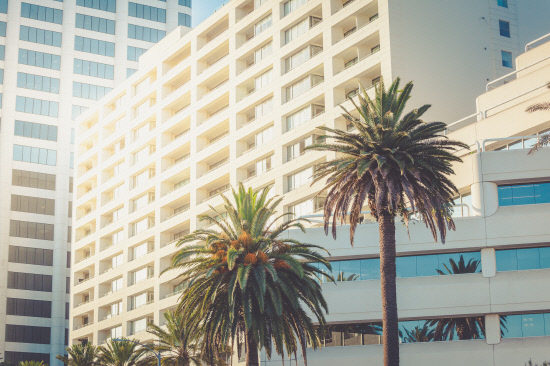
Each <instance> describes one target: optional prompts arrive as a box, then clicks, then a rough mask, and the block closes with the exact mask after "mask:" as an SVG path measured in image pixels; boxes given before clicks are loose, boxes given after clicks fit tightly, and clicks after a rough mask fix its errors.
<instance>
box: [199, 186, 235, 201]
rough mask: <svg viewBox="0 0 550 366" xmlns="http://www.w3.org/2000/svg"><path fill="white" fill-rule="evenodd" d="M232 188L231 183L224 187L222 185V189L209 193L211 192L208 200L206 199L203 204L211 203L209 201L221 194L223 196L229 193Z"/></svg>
mask: <svg viewBox="0 0 550 366" xmlns="http://www.w3.org/2000/svg"><path fill="white" fill-rule="evenodd" d="M230 188H231V187H230V186H229V183H226V184H224V185H222V186H220V187H218V188H216V189H213V190H211V191H209V192H208V197H206V198H204V199H203V200H201V203H204V202H206V201H209V200H211V199H212V198H214V197H217V196H219V195H220V194H223V193H225V192H227V191H229V189H230Z"/></svg>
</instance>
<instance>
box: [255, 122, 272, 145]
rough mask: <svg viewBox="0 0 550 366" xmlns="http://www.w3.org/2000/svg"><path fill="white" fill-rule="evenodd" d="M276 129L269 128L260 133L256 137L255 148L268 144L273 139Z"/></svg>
mask: <svg viewBox="0 0 550 366" xmlns="http://www.w3.org/2000/svg"><path fill="white" fill-rule="evenodd" d="M274 130H275V128H274V127H273V126H271V127H268V128H266V129H264V130H262V131H260V132H258V133H256V135H255V136H254V146H256V147H258V146H262V145H265V144H267V143H268V142H269V141H271V140H272V139H273V131H274Z"/></svg>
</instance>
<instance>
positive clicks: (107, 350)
mask: <svg viewBox="0 0 550 366" xmlns="http://www.w3.org/2000/svg"><path fill="white" fill-rule="evenodd" d="M98 349H99V352H100V355H99V360H98V362H99V364H100V365H101V366H141V365H143V363H144V362H143V355H144V354H145V351H146V349H145V348H141V346H139V345H138V344H137V343H134V342H131V341H130V340H127V339H125V338H122V340H121V341H114V340H109V341H107V344H106V345H105V346H99V347H98Z"/></svg>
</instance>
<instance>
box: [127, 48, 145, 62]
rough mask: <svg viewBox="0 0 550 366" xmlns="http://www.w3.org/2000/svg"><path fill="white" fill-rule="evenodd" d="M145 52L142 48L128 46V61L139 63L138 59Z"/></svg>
mask: <svg viewBox="0 0 550 366" xmlns="http://www.w3.org/2000/svg"><path fill="white" fill-rule="evenodd" d="M146 51H147V50H146V49H144V48H138V47H132V46H128V56H127V58H128V60H130V61H139V57H140V56H141V55H143V54H144V53H145V52H146Z"/></svg>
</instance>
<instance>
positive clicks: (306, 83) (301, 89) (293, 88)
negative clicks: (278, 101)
mask: <svg viewBox="0 0 550 366" xmlns="http://www.w3.org/2000/svg"><path fill="white" fill-rule="evenodd" d="M322 68H323V65H320V67H317V68H315V69H314V70H313V71H312V73H311V74H310V75H308V76H306V77H304V78H301V79H299V80H297V81H294V82H293V83H292V84H290V85H288V86H286V87H285V88H284V90H285V103H288V102H290V101H291V100H293V99H295V98H297V97H299V96H301V95H303V94H305V93H307V92H308V91H310V90H312V89H314V88H315V87H316V86H318V85H319V84H321V83H322V82H323V81H324V80H325V78H324V75H323V69H322Z"/></svg>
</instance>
